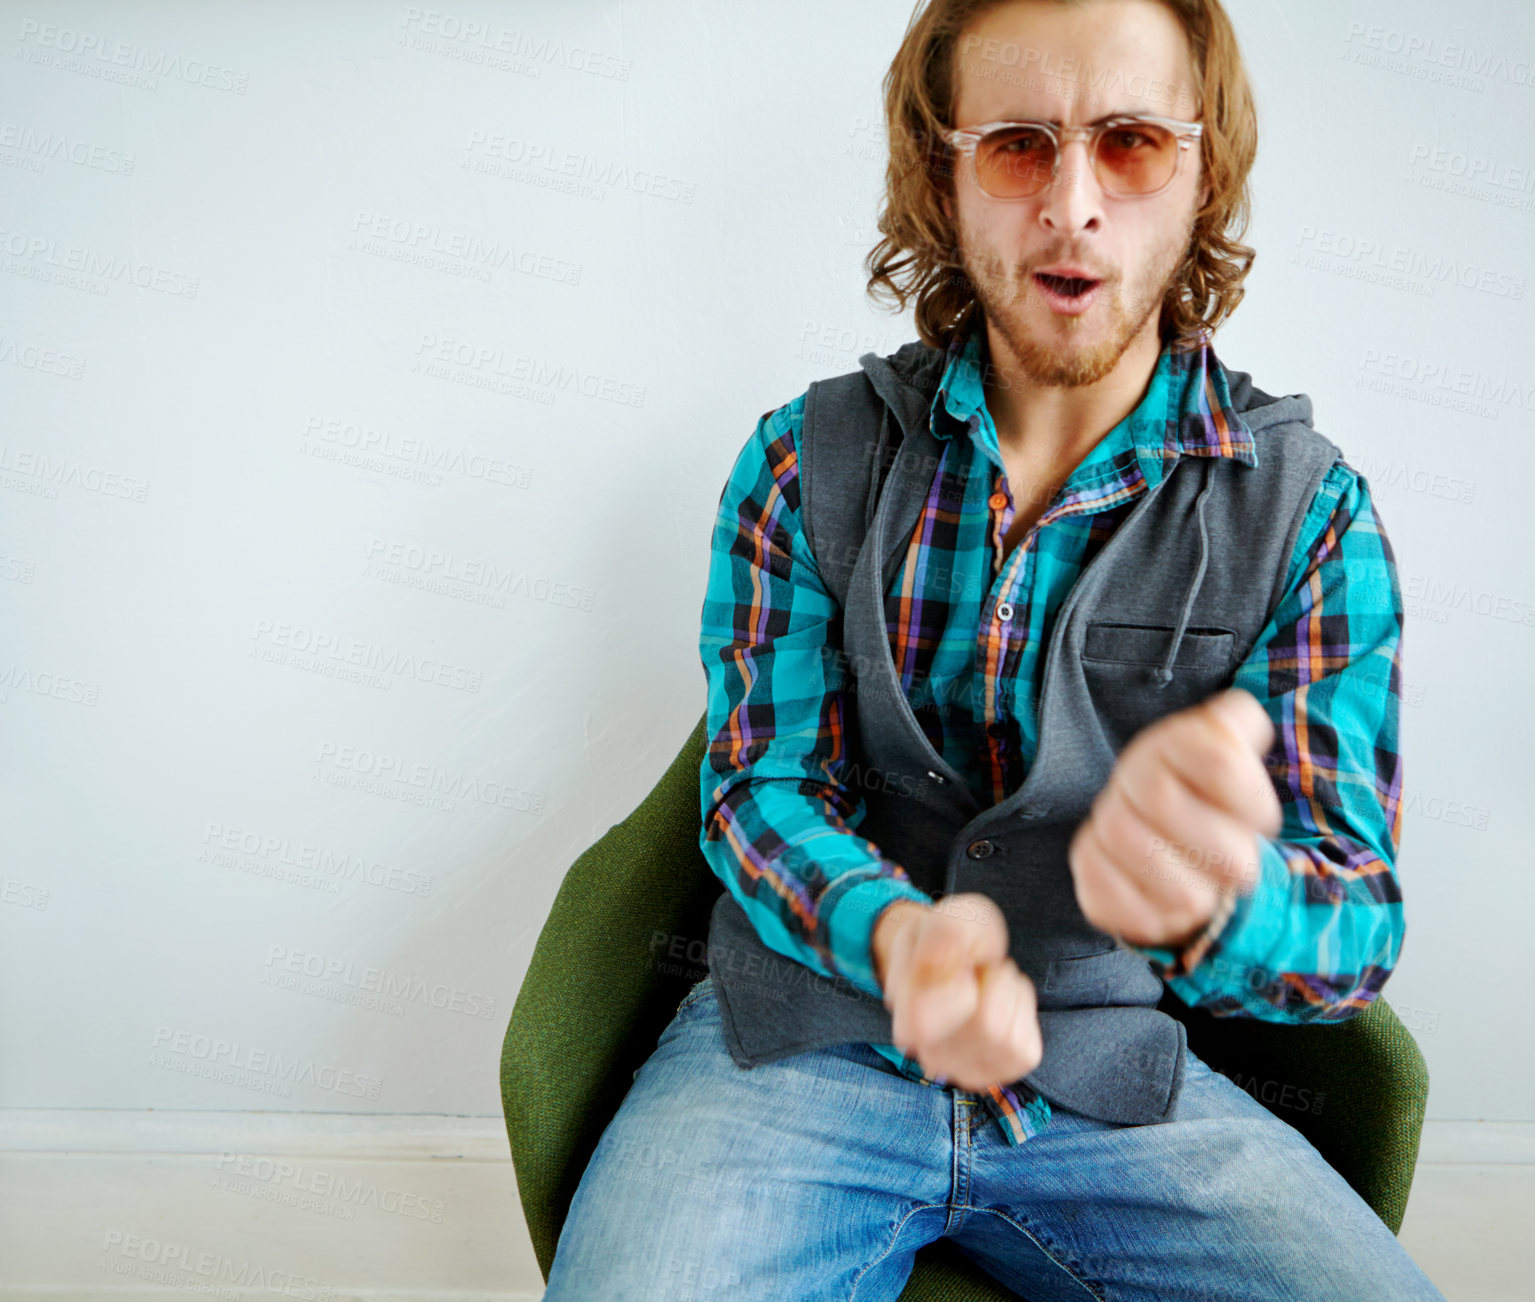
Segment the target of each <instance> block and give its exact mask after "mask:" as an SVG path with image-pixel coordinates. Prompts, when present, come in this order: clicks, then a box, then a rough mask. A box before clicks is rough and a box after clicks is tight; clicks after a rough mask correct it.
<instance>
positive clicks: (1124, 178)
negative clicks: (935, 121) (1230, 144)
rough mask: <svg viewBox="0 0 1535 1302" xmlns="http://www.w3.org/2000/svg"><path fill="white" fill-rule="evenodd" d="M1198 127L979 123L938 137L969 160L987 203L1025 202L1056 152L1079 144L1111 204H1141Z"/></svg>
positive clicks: (1139, 121) (1133, 120)
mask: <svg viewBox="0 0 1535 1302" xmlns="http://www.w3.org/2000/svg"><path fill="white" fill-rule="evenodd" d="M1203 131H1204V126H1203V125H1202V124H1200V123H1198V122H1179V121H1177V120H1176V119H1174V118H1158V117H1146V116H1140V115H1136V116H1124V117H1115V118H1108V119H1106V120H1104V121H1102V122H1096V123H1094V124H1093V125H1091V126H1080V127H1078V126H1071V127H1065V126H1057V125H1056V124H1055V123H1054V122H986V123H983V124H981V125H980V126H974V127H958V128H951V129H949V130H945V131H944V132H943V133H942V135H943V138H944V139H945V140H946V141H948V142H949V144H950V145H952V146H953V147H954V148H955V149H957V150H959V151H960V153H962V154H965V155H968V156H969V157H970V158H971V159H972V160H973V162H974V166H975V179H976V182H977V184H979V185H980V187H981V189H982V190H983V191H984V192H985V193H986V194H988V195H990V196H991V197H992V198H993V199H1027V198H1029V197H1030V196H1031V195H1036V194H1038V193H1039V192H1040V191H1042V190H1045V189H1048V188H1049V187H1050V186H1052V185H1054V184H1055V178H1056V175H1057V173H1058V172H1059V171H1060V166H1061V152H1062V150H1063V149H1064V148H1065V146H1066V144H1068V143H1069V142H1070V141H1072V140H1074V139H1082V140H1085V141H1087V153H1088V157H1089V158H1091V159H1092V164H1093V175H1094V176H1096V177H1097V178H1098V184H1099V185H1100V186H1101V187H1102V189H1103V192H1104V193H1105V194H1108V195H1113V196H1114V197H1115V198H1120V199H1132V198H1143V197H1145V196H1146V195H1152V194H1156V193H1158V192H1159V191H1162V190H1165V189H1166V188H1167V187H1168V186H1169V185H1171V184H1172V180H1173V177H1174V176H1176V175H1177V174H1178V168H1179V166H1180V165H1181V163H1182V161H1183V155H1184V154H1185V153H1187V152H1188V149H1189V143H1190V141H1193V140H1198V139H1199V137H1200V135H1201V133H1202V132H1203Z"/></svg>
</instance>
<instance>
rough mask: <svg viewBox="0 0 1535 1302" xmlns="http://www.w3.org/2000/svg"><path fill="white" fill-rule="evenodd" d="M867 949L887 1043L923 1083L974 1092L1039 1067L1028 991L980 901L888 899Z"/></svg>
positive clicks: (993, 909) (978, 897)
mask: <svg viewBox="0 0 1535 1302" xmlns="http://www.w3.org/2000/svg"><path fill="white" fill-rule="evenodd" d="M873 950H874V972H875V976H876V977H877V978H878V980H879V983H880V986H881V988H882V989H883V990H884V992H885V1007H886V1008H888V1009H889V1010H890V1015H891V1025H892V1032H891V1034H892V1036H893V1037H894V1044H895V1046H896V1048H898V1049H899V1050H900V1051H901V1052H902V1053H904V1054H906V1055H907V1056H908V1057H911V1058H915V1059H916V1060H917V1062H918V1064H919V1065H920V1066H921V1068H922V1070H923V1071H924V1072H926V1073H927V1074H928V1075H929V1076H931V1077H933V1078H934V1079H938V1080H941V1081H944V1082H946V1083H948V1084H952V1085H957V1086H958V1087H959V1088H960V1089H965V1090H972V1091H975V1092H977V1093H979V1092H980V1091H982V1090H986V1089H989V1088H990V1087H991V1086H993V1085H1005V1084H1008V1083H1009V1082H1011V1081H1015V1080H1017V1079H1018V1078H1019V1077H1020V1076H1023V1075H1025V1074H1026V1073H1028V1072H1031V1071H1033V1070H1034V1068H1035V1067H1037V1066H1039V1063H1040V1060H1041V1059H1042V1058H1043V1057H1044V1046H1043V1042H1042V1040H1041V1038H1040V1032H1039V1017H1038V1013H1037V1009H1036V1005H1035V1000H1034V983H1033V982H1032V981H1030V980H1029V978H1028V977H1026V976H1025V975H1024V974H1023V973H1022V972H1021V971H1019V969H1018V965H1017V964H1016V963H1014V962H1013V960H1012V959H1011V958H1009V957H1008V953H1007V922H1006V920H1005V919H1004V918H1003V916H1002V910H1001V909H1000V908H998V907H997V905H996V902H995V901H993V900H992V899H991V898H990V897H989V896H986V895H982V894H980V893H979V892H974V891H970V892H962V893H960V894H956V895H950V896H948V897H947V898H945V899H943V900H940V901H939V902H938V903H936V904H933V905H925V904H919V903H917V902H916V901H915V900H897V901H896V902H895V903H894V904H891V905H889V906H888V907H887V908H886V909H885V910H884V911H883V912H882V913H881V914H880V916H879V921H878V922H877V923H876V924H875V928H874V940H873Z"/></svg>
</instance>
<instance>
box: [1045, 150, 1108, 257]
mask: <svg viewBox="0 0 1535 1302" xmlns="http://www.w3.org/2000/svg"><path fill="white" fill-rule="evenodd" d="M1039 219H1040V221H1042V222H1043V223H1044V224H1045V225H1046V226H1048V227H1050V229H1051V230H1053V231H1057V232H1059V233H1061V234H1063V235H1075V234H1076V233H1077V232H1078V231H1080V230H1089V229H1093V228H1096V227H1097V226H1098V225H1100V224H1101V222H1102V220H1103V191H1102V189H1101V188H1100V187H1099V185H1098V177H1097V175H1096V173H1094V171H1093V159H1092V155H1091V154H1090V153H1089V152H1088V142H1087V141H1085V140H1072V141H1070V142H1069V143H1068V144H1066V145H1065V147H1064V148H1062V150H1061V155H1060V158H1059V160H1058V162H1057V168H1056V174H1055V184H1054V185H1052V186H1051V187H1050V188H1049V189H1048V190H1046V191H1045V201H1044V204H1043V206H1042V207H1041V209H1040V213H1039Z"/></svg>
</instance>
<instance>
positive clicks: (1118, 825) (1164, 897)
mask: <svg viewBox="0 0 1535 1302" xmlns="http://www.w3.org/2000/svg"><path fill="white" fill-rule="evenodd" d="M1273 739H1274V725H1273V723H1272V721H1271V720H1270V719H1269V716H1268V712H1267V711H1266V710H1264V708H1263V706H1261V705H1260V704H1259V703H1258V701H1257V698H1256V697H1254V696H1252V695H1251V694H1250V693H1248V692H1244V691H1242V690H1241V689H1240V688H1235V687H1233V688H1230V689H1228V690H1227V691H1224V692H1221V693H1219V694H1217V695H1215V696H1212V697H1210V698H1209V699H1208V700H1205V701H1201V702H1200V703H1199V704H1198V705H1195V706H1191V707H1189V708H1188V709H1186V710H1179V711H1177V712H1176V713H1173V714H1169V715H1165V716H1164V717H1162V718H1160V719H1158V720H1157V721H1156V722H1155V723H1153V724H1151V725H1150V726H1148V727H1146V728H1144V729H1142V730H1141V731H1140V732H1138V733H1137V734H1136V735H1135V736H1134V737H1133V738H1131V740H1130V742H1129V744H1128V745H1127V746H1126V747H1125V748H1124V750H1123V751H1121V752H1120V755H1119V758H1118V760H1117V761H1116V763H1115V765H1114V770H1113V772H1112V773H1111V774H1110V775H1109V780H1108V783H1107V784H1106V785H1105V786H1104V788H1103V790H1102V791H1100V792H1099V793H1098V796H1097V798H1096V799H1095V800H1094V801H1093V805H1092V809H1091V811H1090V812H1089V814H1088V817H1087V818H1086V819H1085V820H1084V821H1083V823H1082V824H1081V826H1079V827H1078V828H1077V831H1076V835H1075V836H1074V837H1073V838H1072V842H1071V847H1070V850H1069V851H1068V857H1069V861H1070V864H1071V876H1072V881H1073V884H1074V886H1075V888H1076V896H1077V904H1078V906H1079V907H1080V908H1081V910H1082V915H1083V917H1085V918H1086V919H1087V920H1088V921H1089V922H1090V923H1092V924H1093V925H1094V926H1095V927H1098V928H1099V929H1100V930H1103V931H1106V932H1108V933H1109V934H1110V935H1113V936H1118V937H1119V938H1120V939H1122V940H1127V941H1129V942H1130V943H1131V944H1132V945H1149V946H1164V945H1165V946H1169V947H1172V948H1179V947H1181V946H1182V945H1184V944H1187V943H1188V942H1189V941H1191V940H1193V939H1194V938H1195V937H1196V936H1198V935H1199V933H1200V932H1201V931H1203V930H1204V928H1205V926H1206V925H1207V924H1208V923H1209V921H1210V919H1211V918H1212V917H1214V915H1215V908H1216V905H1217V903H1219V901H1220V897H1221V896H1222V895H1223V894H1225V893H1227V892H1232V891H1241V892H1242V893H1244V894H1245V893H1247V892H1249V891H1251V890H1252V888H1253V885H1254V884H1255V882H1256V880H1257V874H1258V867H1259V849H1260V847H1259V841H1258V838H1259V836H1260V835H1261V836H1275V835H1277V834H1278V832H1279V828H1280V826H1281V822H1282V817H1283V815H1282V811H1281V809H1280V807H1279V798H1278V797H1277V796H1276V795H1275V794H1274V788H1273V785H1272V784H1271V783H1270V781H1269V778H1268V773H1267V771H1266V770H1265V769H1264V766H1263V754H1264V752H1265V751H1266V750H1267V749H1268V748H1269V746H1270V745H1271V744H1272V742H1273Z"/></svg>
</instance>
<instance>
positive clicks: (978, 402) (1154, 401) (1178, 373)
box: [930, 312, 1258, 492]
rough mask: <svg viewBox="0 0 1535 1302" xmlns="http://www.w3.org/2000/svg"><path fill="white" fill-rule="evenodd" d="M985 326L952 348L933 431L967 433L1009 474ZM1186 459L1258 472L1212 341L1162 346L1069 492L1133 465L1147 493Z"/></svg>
mask: <svg viewBox="0 0 1535 1302" xmlns="http://www.w3.org/2000/svg"><path fill="white" fill-rule="evenodd" d="M982 320H983V318H982V317H981V314H980V313H979V312H972V313H971V325H970V326H969V327H968V328H966V329H962V330H961V331H960V332H959V333H957V334H956V335H955V336H954V339H953V341H952V342H951V343H950V345H949V350H948V355H947V360H946V364H945V366H944V371H943V378H942V379H941V380H940V381H939V385H938V391H937V394H936V395H935V397H934V400H933V406H932V413H931V417H930V420H931V428H932V432H933V436H934V437H935V438H938V439H948V438H950V437H952V436H953V433H954V431H955V430H956V429H967V430H968V431H969V432H970V435H971V437H972V439H973V440H974V441H975V443H976V445H977V446H978V447H979V448H980V450H981V451H982V452H983V453H984V454H985V455H986V456H987V457H988V458H989V459H990V460H991V461H992V462H993V463H994V464H995V465H996V467H997V468H998V469H999V470H1005V469H1006V468H1005V466H1004V465H1003V463H1002V454H1001V451H1000V444H999V443H998V440H997V430H996V426H995V425H994V424H993V423H992V419H991V413H990V412H989V411H987V409H986V395H985V390H984V387H983V383H982V379H983V375H984V367H985V365H986V363H987V359H988V358H989V355H990V351H989V348H988V345H987V340H986V331H985V329H984V328H983V326H982V325H981V324H980V322H981V321H982ZM1183 456H1194V457H1232V458H1234V459H1235V460H1237V461H1242V462H1245V463H1246V464H1248V465H1253V466H1256V465H1257V464H1258V453H1257V448H1256V445H1255V444H1254V442H1253V436H1252V430H1251V428H1250V427H1249V426H1248V424H1247V422H1246V421H1245V420H1243V419H1242V415H1241V413H1240V412H1238V411H1237V410H1235V409H1234V408H1233V407H1232V405H1231V392H1230V389H1229V387H1228V385H1227V381H1226V370H1225V367H1224V366H1222V365H1221V363H1220V360H1219V359H1218V358H1217V357H1216V355H1215V350H1214V348H1213V347H1212V346H1211V344H1210V342H1209V340H1208V338H1206V340H1205V341H1204V342H1203V343H1201V345H1200V346H1199V347H1198V348H1197V349H1194V350H1191V351H1185V352H1177V351H1174V350H1173V349H1172V348H1170V347H1169V346H1167V345H1165V344H1164V345H1163V347H1162V352H1161V355H1160V356H1159V357H1158V358H1157V364H1156V367H1155V369H1154V370H1153V371H1152V374H1151V383H1150V384H1149V385H1147V387H1146V393H1145V395H1144V396H1143V397H1142V399H1141V401H1140V403H1139V404H1138V405H1137V406H1136V408H1135V410H1134V411H1132V412H1131V413H1130V414H1129V415H1128V416H1126V417H1125V418H1124V419H1123V420H1122V421H1120V422H1119V424H1118V425H1116V426H1115V427H1114V428H1113V429H1112V430H1110V431H1109V432H1108V434H1106V435H1105V436H1104V437H1103V438H1102V439H1100V440H1099V441H1098V443H1097V444H1096V445H1095V446H1094V448H1093V449H1092V451H1091V452H1089V453H1088V454H1087V456H1086V457H1084V458H1083V460H1082V461H1081V463H1080V464H1078V466H1077V467H1076V468H1075V469H1074V470H1073V471H1072V473H1071V476H1070V478H1069V479H1068V481H1067V485H1068V489H1067V491H1073V492H1074V491H1077V490H1078V489H1079V488H1086V487H1089V486H1091V485H1092V484H1094V483H1096V482H1098V481H1100V480H1103V479H1106V478H1110V477H1115V476H1118V475H1121V474H1122V473H1123V470H1124V467H1125V464H1126V462H1127V460H1128V459H1129V458H1131V457H1133V459H1134V460H1135V461H1136V462H1137V463H1138V464H1139V466H1140V471H1141V474H1142V476H1143V477H1144V478H1145V480H1146V483H1147V485H1148V486H1155V485H1156V484H1158V483H1159V482H1160V481H1161V480H1162V478H1163V477H1164V476H1165V475H1166V473H1167V471H1168V469H1169V468H1170V467H1171V466H1172V465H1173V464H1174V463H1175V462H1176V461H1177V460H1178V458H1179V457H1183Z"/></svg>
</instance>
